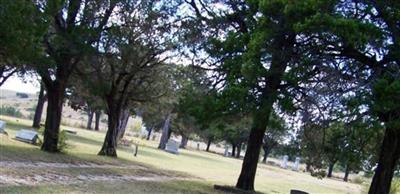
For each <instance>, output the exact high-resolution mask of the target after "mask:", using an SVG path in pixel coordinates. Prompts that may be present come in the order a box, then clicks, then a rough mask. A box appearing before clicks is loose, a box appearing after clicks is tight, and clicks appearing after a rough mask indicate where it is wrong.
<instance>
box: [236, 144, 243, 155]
mask: <svg viewBox="0 0 400 194" xmlns="http://www.w3.org/2000/svg"><path fill="white" fill-rule="evenodd" d="M241 151H242V143H239V144H238V145H237V151H236V158H240V152H241Z"/></svg>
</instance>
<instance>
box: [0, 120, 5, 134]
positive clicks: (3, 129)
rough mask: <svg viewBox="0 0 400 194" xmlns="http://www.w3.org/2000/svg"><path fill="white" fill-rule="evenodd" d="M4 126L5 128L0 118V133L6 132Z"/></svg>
mask: <svg viewBox="0 0 400 194" xmlns="http://www.w3.org/2000/svg"><path fill="white" fill-rule="evenodd" d="M5 128H6V122H5V121H1V120H0V133H4V134H6V130H5Z"/></svg>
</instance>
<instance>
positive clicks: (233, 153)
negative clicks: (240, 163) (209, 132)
mask: <svg viewBox="0 0 400 194" xmlns="http://www.w3.org/2000/svg"><path fill="white" fill-rule="evenodd" d="M235 153H236V146H235V144H232V153H231V156H232V157H235Z"/></svg>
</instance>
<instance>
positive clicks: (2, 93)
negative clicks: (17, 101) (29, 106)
mask: <svg viewBox="0 0 400 194" xmlns="http://www.w3.org/2000/svg"><path fill="white" fill-rule="evenodd" d="M17 93H21V92H17V91H14V90H7V89H0V98H2V99H5V98H18V96H17ZM24 93H25V94H27V95H28V98H36V94H32V93H28V92H24Z"/></svg>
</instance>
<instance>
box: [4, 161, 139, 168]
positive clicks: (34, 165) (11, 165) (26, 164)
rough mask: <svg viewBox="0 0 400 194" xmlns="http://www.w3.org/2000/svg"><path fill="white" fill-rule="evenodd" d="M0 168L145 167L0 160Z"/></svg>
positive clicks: (136, 166) (137, 166)
mask: <svg viewBox="0 0 400 194" xmlns="http://www.w3.org/2000/svg"><path fill="white" fill-rule="evenodd" d="M0 168H127V169H147V168H145V167H143V166H139V165H110V164H95V163H81V164H73V163H57V162H13V161H0Z"/></svg>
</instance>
